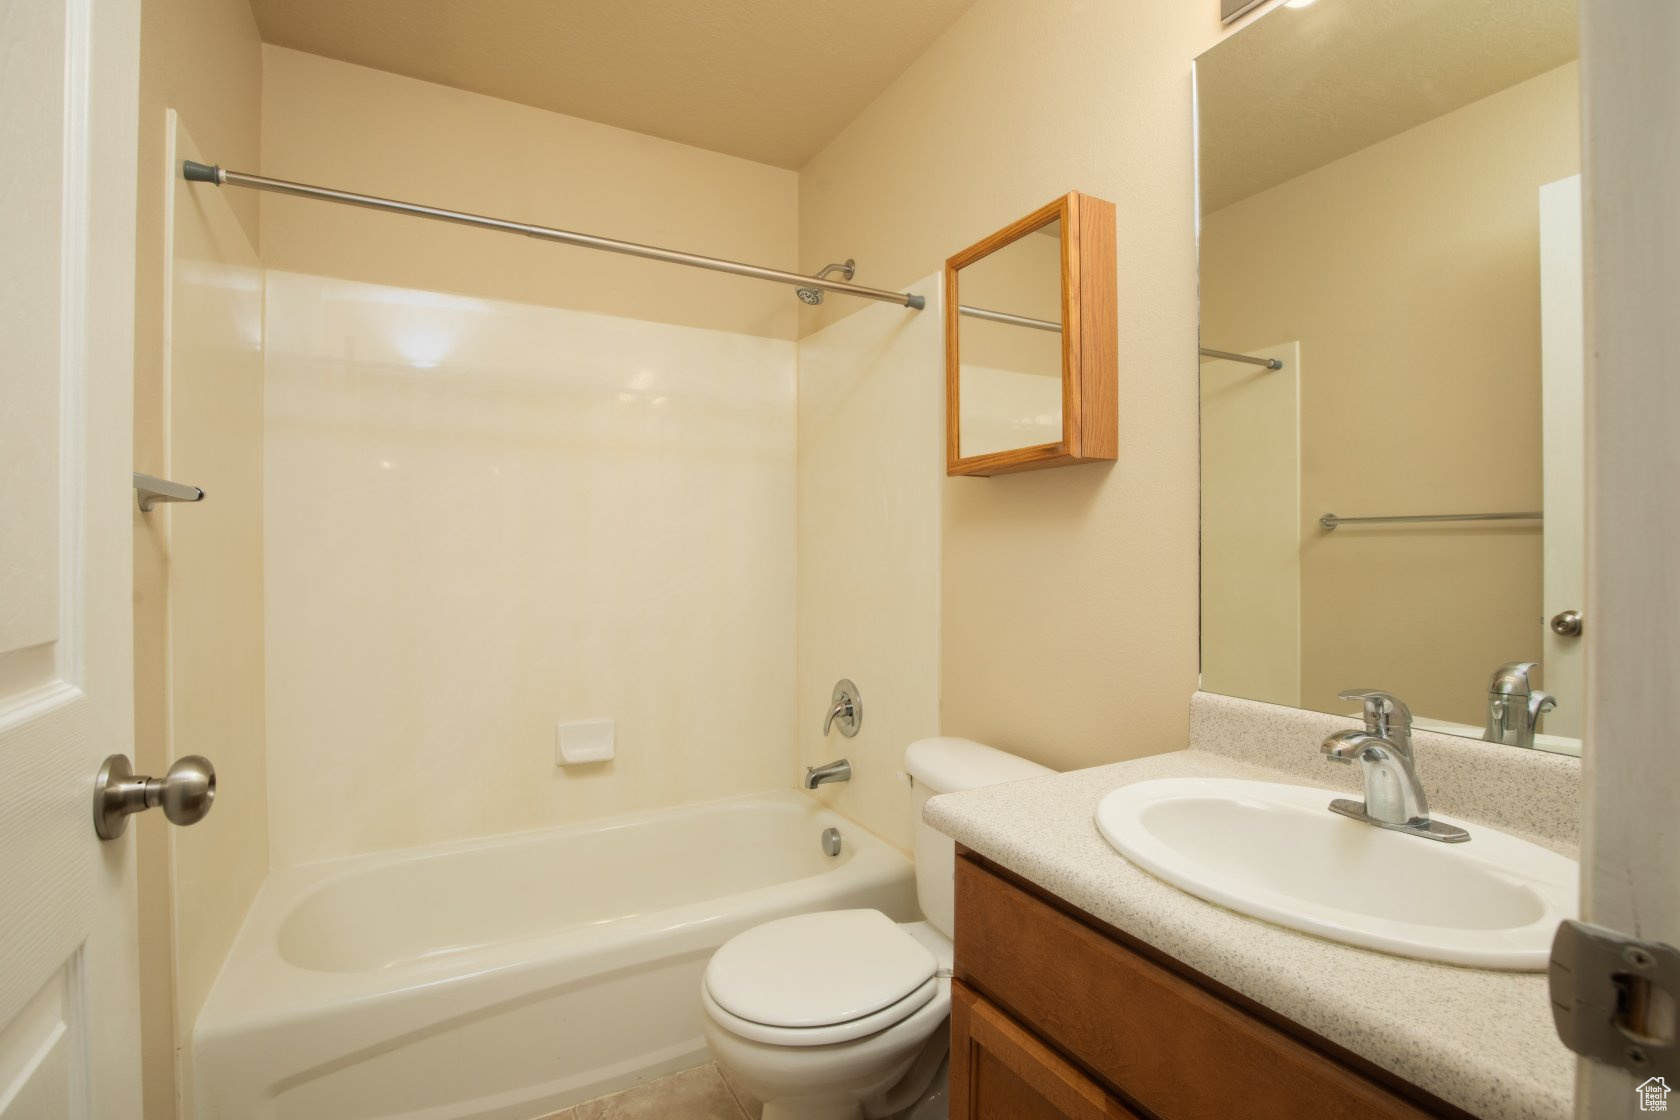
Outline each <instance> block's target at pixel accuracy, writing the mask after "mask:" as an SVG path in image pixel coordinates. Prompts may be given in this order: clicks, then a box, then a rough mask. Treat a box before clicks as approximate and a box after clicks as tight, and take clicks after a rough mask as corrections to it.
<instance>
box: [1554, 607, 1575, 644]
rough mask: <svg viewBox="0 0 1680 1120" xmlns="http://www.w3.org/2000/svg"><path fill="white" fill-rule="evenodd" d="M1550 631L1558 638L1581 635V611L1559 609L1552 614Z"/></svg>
mask: <svg viewBox="0 0 1680 1120" xmlns="http://www.w3.org/2000/svg"><path fill="white" fill-rule="evenodd" d="M1552 633H1554V634H1556V635H1557V636H1558V637H1560V638H1578V637H1580V636H1581V612H1580V611H1560V612H1558V613H1557V614H1554V615H1553V616H1552Z"/></svg>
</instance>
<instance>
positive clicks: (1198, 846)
mask: <svg viewBox="0 0 1680 1120" xmlns="http://www.w3.org/2000/svg"><path fill="white" fill-rule="evenodd" d="M1333 796H1335V795H1334V794H1333V793H1331V791H1329V790H1323V789H1313V788H1310V787H1307V786H1287V785H1277V784H1274V783H1271V782H1249V781H1237V780H1234V779H1222V778H1168V779H1164V780H1161V781H1153V782H1138V783H1137V784H1135V785H1129V786H1122V787H1121V788H1120V789H1117V790H1115V791H1114V792H1113V793H1111V794H1109V795H1108V796H1107V797H1105V798H1103V800H1102V802H1101V803H1100V804H1099V805H1098V806H1097V828H1098V829H1099V830H1100V831H1101V832H1102V835H1103V838H1104V839H1106V840H1107V841H1108V842H1109V843H1110V844H1112V845H1113V846H1114V848H1115V849H1116V850H1117V851H1119V853H1120V854H1121V855H1123V856H1125V857H1126V858H1127V859H1129V860H1131V861H1132V862H1133V863H1135V864H1137V865H1138V866H1139V867H1142V868H1143V869H1144V870H1146V871H1148V872H1150V873H1151V874H1153V875H1156V876H1158V877H1159V878H1162V879H1165V880H1166V881H1167V882H1169V883H1171V884H1172V885H1173V886H1175V887H1178V888H1180V889H1182V890H1185V891H1188V892H1189V893H1191V894H1193V895H1196V896H1197V897H1198V898H1203V899H1206V900H1207V901H1209V902H1215V903H1218V904H1219V905H1221V906H1226V907H1229V908H1230V909H1232V910H1236V911H1238V912H1239V913H1243V914H1248V915H1250V916H1252V917H1256V918H1264V919H1265V920H1266V921H1269V922H1276V923H1277V924H1278V925H1281V926H1288V927H1289V928H1290V929H1297V930H1300V931H1302V932H1303V933H1310V934H1314V935H1316V936H1318V937H1324V938H1328V939H1329V940H1331V941H1340V942H1343V943H1345V944H1348V945H1358V946H1360V947H1362V948H1366V949H1378V950H1381V951H1383V952H1386V953H1395V954H1398V955H1399V956H1404V957H1418V958H1421V959H1423V960H1430V961H1442V962H1445V963H1447V964H1458V965H1468V966H1471V967H1474V968H1500V969H1513V970H1521V971H1543V970H1544V969H1545V967H1546V960H1547V958H1548V957H1549V956H1550V953H1551V944H1552V935H1553V934H1554V933H1556V931H1557V926H1558V923H1559V922H1561V921H1562V920H1564V919H1565V918H1573V917H1574V916H1575V911H1576V882H1577V875H1578V870H1577V867H1576V863H1575V861H1574V860H1571V859H1568V858H1566V857H1564V856H1560V855H1558V854H1557V853H1556V852H1551V851H1547V850H1546V849H1545V848H1541V847H1539V846H1538V845H1535V844H1531V843H1529V842H1528V841H1526V840H1519V839H1517V838H1516V837H1514V836H1510V835H1507V834H1505V833H1503V832H1499V831H1497V830H1495V829H1491V828H1488V827H1486V826H1485V825H1478V824H1469V823H1467V822H1464V821H1460V820H1455V819H1454V818H1452V817H1437V818H1436V819H1438V820H1442V821H1445V822H1447V823H1448V824H1456V825H1459V826H1461V827H1463V828H1466V829H1468V830H1469V831H1470V839H1469V841H1468V842H1466V843H1463V844H1442V843H1438V842H1436V841H1433V840H1428V839H1424V838H1422V837H1419V836H1409V835H1406V834H1404V833H1400V832H1394V831H1391V830H1389V829H1385V828H1377V827H1375V826H1373V825H1369V824H1365V823H1362V822H1360V821H1356V820H1350V819H1349V818H1347V817H1344V816H1340V815H1338V814H1336V813H1332V812H1331V811H1330V810H1329V809H1328V808H1326V806H1327V805H1328V804H1329V803H1330V799H1331V798H1332V797H1333Z"/></svg>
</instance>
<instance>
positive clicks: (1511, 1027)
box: [924, 693, 1580, 1120]
mask: <svg viewBox="0 0 1680 1120" xmlns="http://www.w3.org/2000/svg"><path fill="white" fill-rule="evenodd" d="M1345 725H1347V721H1346V720H1345V719H1342V718H1339V717H1330V716H1323V715H1318V714H1315V713H1311V712H1299V711H1295V710H1293V709H1287V708H1274V707H1272V706H1270V705H1265V704H1257V703H1253V702H1250V701H1242V700H1231V699H1228V698H1225V697H1215V696H1208V695H1207V694H1200V693H1199V694H1197V696H1196V698H1195V700H1194V701H1193V703H1192V712H1191V743H1192V749H1190V750H1184V751H1176V752H1173V753H1171V754H1162V755H1154V756H1152V757H1148V758H1141V759H1137V760H1134V761H1131V762H1120V763H1115V764H1113V765H1110V766H1098V767H1093V768H1092V769H1089V770H1076V771H1073V772H1071V773H1067V774H1057V775H1054V776H1050V777H1044V778H1033V779H1028V780H1026V781H1020V782H1010V783H1008V784H1005V785H1001V786H990V787H987V788H984V789H977V790H973V791H970V792H967V793H956V794H946V795H943V796H940V797H935V798H933V799H932V800H930V801H929V802H928V804H927V808H926V810H925V813H924V816H925V818H926V820H927V821H928V823H929V824H931V825H933V826H934V827H935V828H938V829H939V830H940V831H942V832H945V833H947V834H949V835H950V836H952V837H954V838H955V839H956V840H957V841H958V842H959V843H962V844H965V845H967V846H968V847H969V848H971V849H973V850H974V851H975V852H978V853H979V854H980V855H983V856H985V857H986V858H987V859H990V860H993V861H994V862H996V863H998V864H1001V865H1002V866H1004V867H1007V868H1008V869H1010V870H1011V871H1014V872H1015V873H1017V874H1019V875H1021V876H1023V877H1025V878H1026V879H1028V880H1030V881H1032V882H1034V883H1037V884H1038V885H1039V886H1041V887H1043V888H1044V889H1045V890H1047V891H1049V892H1051V893H1052V894H1055V895H1057V896H1058V897H1060V898H1062V899H1064V900H1066V901H1067V902H1069V903H1072V904H1073V905H1074V906H1077V907H1079V908H1080V909H1081V910H1084V911H1086V912H1087V913H1089V914H1092V915H1094V916H1095V917H1097V918H1100V919H1101V920H1103V921H1105V922H1107V923H1109V924H1110V925H1113V926H1115V927H1117V928H1119V929H1122V930H1124V931H1126V932H1127V933H1129V934H1131V935H1132V936H1134V937H1137V938H1139V939H1141V940H1143V941H1146V942H1148V943H1149V944H1151V945H1153V946H1154V947H1156V948H1157V949H1160V950H1161V951H1162V952H1164V953H1167V954H1168V955H1170V956H1172V957H1174V958H1175V959H1177V960H1179V961H1182V962H1183V963H1184V964H1186V965H1188V966H1190V967H1191V968H1193V969H1195V970H1197V971H1198V972H1201V973H1202V974H1203V975H1205V976H1208V977H1210V978H1211V979H1213V980H1215V981H1217V982H1219V983H1221V984H1224V985H1226V986H1227V987H1229V988H1232V989H1233V990H1235V991H1237V992H1240V993H1241V994H1243V995H1245V996H1247V997H1249V998H1250V999H1253V1000H1255V1001H1257V1002H1259V1003H1261V1004H1264V1005H1265V1006H1267V1007H1270V1008H1272V1009H1273V1010H1275V1011H1277V1012H1278V1013H1279V1014H1281V1015H1283V1016H1285V1017H1286V1018H1288V1019H1290V1020H1292V1021H1294V1022H1296V1023H1299V1024H1300V1025H1301V1026H1303V1027H1306V1028H1307V1029H1308V1030H1311V1031H1314V1032H1316V1033H1317V1034H1319V1035H1321V1036H1323V1037H1324V1038H1326V1039H1329V1040H1330V1041H1331V1042H1334V1043H1336V1044H1338V1045H1340V1046H1343V1047H1345V1048H1347V1049H1348V1050H1351V1051H1353V1052H1354V1053H1356V1054H1360V1055H1362V1056H1364V1057H1366V1058H1368V1059H1369V1060H1371V1061H1372V1062H1375V1063H1376V1064H1377V1065H1379V1066H1382V1067H1383V1068H1385V1069H1387V1070H1389V1071H1391V1072H1393V1073H1395V1074H1397V1075H1399V1076H1400V1077H1402V1078H1404V1079H1406V1080H1407V1081H1410V1082H1412V1083H1413V1084H1415V1085H1418V1086H1420V1087H1421V1088H1423V1089H1425V1090H1427V1091H1429V1092H1431V1093H1433V1094H1435V1095H1436V1096H1438V1097H1440V1098H1441V1099H1443V1100H1446V1101H1448V1102H1451V1103H1453V1104H1456V1105H1458V1106H1459V1107H1461V1108H1463V1109H1466V1110H1467V1111H1469V1112H1471V1113H1474V1114H1475V1115H1477V1116H1479V1117H1484V1118H1485V1120H1564V1118H1567V1117H1569V1116H1570V1115H1571V1113H1572V1101H1573V1097H1574V1076H1575V1058H1574V1055H1573V1054H1571V1053H1570V1052H1569V1051H1568V1050H1566V1049H1565V1048H1564V1046H1563V1044H1562V1043H1561V1042H1559V1041H1558V1037H1557V1033H1556V1031H1555V1030H1554V1029H1553V1027H1552V1019H1551V1010H1550V1004H1549V1001H1548V999H1547V995H1546V978H1545V975H1544V974H1543V973H1512V972H1490V971H1482V970H1478V969H1469V968H1458V967H1455V966H1452V965H1442V964H1433V963H1430V962H1428V961H1418V960H1410V959H1407V958H1404V957H1395V956H1389V955H1387V954H1385V953H1378V952H1373V951H1370V950H1366V949H1356V948H1353V947H1351V946H1346V945H1340V944H1337V943H1335V942H1331V941H1324V940H1321V939H1319V938H1316V937H1312V936H1309V935H1307V934H1303V933H1296V932H1295V931H1293V930H1288V929H1283V928H1282V927H1280V926H1274V925H1271V924H1270V923H1267V922H1262V921H1258V920H1255V919H1252V918H1247V917H1244V916H1242V915H1240V914H1237V913H1235V912H1233V911H1230V910H1226V909H1224V908H1223V907H1220V906H1215V905H1213V904H1211V903H1207V902H1203V901H1201V900H1200V899H1198V898H1195V897H1194V896H1192V895H1189V894H1186V893H1184V892H1183V891H1180V890H1178V889H1177V888H1176V887H1172V886H1169V885H1168V884H1166V883H1164V882H1162V881H1161V880H1159V879H1156V878H1155V877H1154V876H1152V875H1150V874H1149V873H1148V872H1146V871H1144V870H1142V869H1141V868H1139V867H1136V866H1134V865H1133V864H1131V863H1129V862H1127V860H1126V859H1125V858H1124V857H1122V856H1121V855H1120V854H1119V853H1118V852H1116V851H1115V850H1114V849H1113V848H1111V847H1109V845H1108V843H1107V842H1106V841H1104V840H1103V838H1102V836H1101V834H1099V833H1098V832H1097V827H1096V824H1095V822H1094V819H1093V814H1094V813H1095V812H1096V807H1097V802H1098V801H1100V800H1102V798H1103V796H1104V795H1106V794H1107V793H1108V792H1109V791H1111V790H1113V789H1116V788H1118V787H1120V786H1123V785H1129V784H1131V783H1133V782H1142V781H1148V780H1150V779H1154V778H1186V777H1192V778H1193V777H1218V778H1252V779H1258V780H1261V781H1274V782H1287V783H1291V784H1296V785H1320V786H1324V787H1325V788H1326V789H1335V790H1351V789H1352V788H1353V785H1352V783H1353V782H1356V781H1357V775H1356V774H1354V773H1352V769H1353V768H1351V767H1330V766H1326V765H1324V764H1323V762H1322V759H1321V758H1320V757H1319V753H1318V749H1317V747H1318V743H1319V741H1320V740H1321V739H1322V738H1323V737H1324V735H1326V734H1328V733H1329V732H1331V731H1334V730H1337V729H1338V728H1339V727H1342V726H1345ZM1416 753H1417V762H1418V770H1419V773H1420V775H1421V776H1422V778H1423V781H1424V786H1425V788H1426V789H1427V790H1428V791H1429V793H1430V797H1431V799H1432V800H1433V801H1434V803H1435V805H1436V807H1437V808H1438V810H1439V811H1440V812H1442V813H1445V814H1447V815H1451V816H1458V817H1462V818H1465V819H1467V820H1471V821H1481V822H1483V823H1486V824H1491V825H1494V826H1496V827H1499V828H1502V829H1505V830H1506V831H1510V832H1514V833H1517V834H1519V835H1522V836H1524V837H1525V838H1527V839H1531V840H1535V841H1537V842H1539V843H1542V844H1544V845H1545V846H1546V847H1549V848H1552V849H1553V850H1556V851H1561V852H1563V853H1565V854H1567V855H1571V856H1573V855H1574V854H1575V852H1574V847H1573V846H1574V844H1575V842H1576V835H1577V834H1576V828H1577V821H1578V818H1579V814H1578V811H1577V807H1576V802H1577V799H1578V796H1579V773H1580V765H1579V761H1578V760H1575V759H1567V758H1562V757H1559V756H1551V755H1538V754H1534V753H1533V752H1526V751H1516V750H1514V749H1512V748H1509V747H1495V746H1489V745H1487V744H1480V743H1475V742H1472V741H1470V740H1464V739H1454V738H1451V737H1449V736H1432V735H1421V734H1420V735H1419V736H1418V737H1417V741H1416ZM1484 799H1485V800H1484ZM1478 802H1479V803H1478Z"/></svg>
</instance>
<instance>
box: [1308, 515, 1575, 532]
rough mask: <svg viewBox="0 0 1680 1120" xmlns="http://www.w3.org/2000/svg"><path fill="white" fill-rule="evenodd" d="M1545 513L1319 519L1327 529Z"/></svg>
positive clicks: (1527, 518)
mask: <svg viewBox="0 0 1680 1120" xmlns="http://www.w3.org/2000/svg"><path fill="white" fill-rule="evenodd" d="M1544 517H1545V515H1544V514H1543V513H1539V512H1534V513H1416V514H1406V515H1402V516H1400V517H1337V516H1336V515H1335V514H1333V513H1327V514H1325V515H1324V516H1323V517H1321V518H1319V519H1318V523H1319V524H1320V525H1322V526H1324V527H1325V528H1326V529H1334V528H1335V527H1336V526H1338V525H1397V524H1400V523H1402V522H1416V521H1540V520H1542V519H1543V518H1544Z"/></svg>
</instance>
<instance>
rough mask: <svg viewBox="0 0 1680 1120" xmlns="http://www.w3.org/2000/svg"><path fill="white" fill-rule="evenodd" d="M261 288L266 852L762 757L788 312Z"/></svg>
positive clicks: (662, 785) (663, 790) (586, 808)
mask: <svg viewBox="0 0 1680 1120" xmlns="http://www.w3.org/2000/svg"><path fill="white" fill-rule="evenodd" d="M265 311H266V340H267V347H266V351H267V391H266V409H265V411H266V417H265V419H266V434H265V469H266V486H267V494H266V502H267V505H266V511H265V519H264V538H265V539H264V552H265V561H266V607H267V611H268V615H267V617H268V631H267V654H268V666H267V695H268V737H269V782H270V784H269V798H270V820H271V849H272V865H273V866H275V867H286V866H290V865H294V864H299V863H305V862H309V861H312V860H318V859H324V858H329V857H335V856H343V855H350V854H355V853H362V852H369V851H378V850H389V849H393V848H402V847H408V846H412V845H419V844H430V843H437V842H442V841H450V840H459V839H464V838H469V837H475V836H482V835H486V834H490V833H502V832H509V831H513V830H518V829H528V828H537V827H543V826H549V825H553V824H555V823H557V822H560V821H566V822H577V821H583V820H589V819H596V818H601V817H606V816H613V815H617V814H622V813H627V812H634V811H640V810H645V809H653V808H660V807H665V806H671V805H677V804H684V803H692V802H695V801H704V800H709V799H712V798H717V797H726V796H730V795H733V794H738V793H745V792H751V791H755V790H764V789H772V788H778V787H780V788H786V787H787V786H788V785H789V784H790V782H791V779H792V776H793V772H794V766H795V758H794V742H795V735H794V716H793V711H794V658H793V650H794V610H795V557H794V547H795V522H794V495H795V478H794V474H795V461H794V434H795V418H794V400H795V366H796V355H795V344H794V343H793V342H791V341H787V340H777V339H769V338H762V337H756V336H752V335H747V334H736V333H729V332H724V331H717V330H706V329H700V328H694V327H682V326H671V325H667V324H661V323H653V322H646V321H642V320H636V319H628V318H620V317H615V316H610V315H602V314H596V313H590V312H579V311H568V310H560V309H556V308H551V307H539V306H532V305H527V304H518V303H512V302H505V301H498V300H489V299H479V298H470V297H464V296H454V295H444V294H438V293H433V292H424V291H415V290H409V289H403V288H397V287H389V286H380V285H371V284H364V283H356V282H351V281H344V280H336V279H325V278H321V277H316V276H309V275H301V274H296V273H287V272H270V273H269V274H268V283H267V298H266V308H265ZM602 716H605V717H611V718H613V719H615V720H616V721H617V740H618V757H617V758H616V759H615V760H614V761H612V762H609V763H602V764H596V765H593V766H586V767H570V768H566V769H561V768H558V767H556V766H555V764H554V735H555V724H556V722H558V721H562V720H574V719H583V718H593V717H602ZM421 806H423V807H424V810H423V811H417V807H421Z"/></svg>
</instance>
